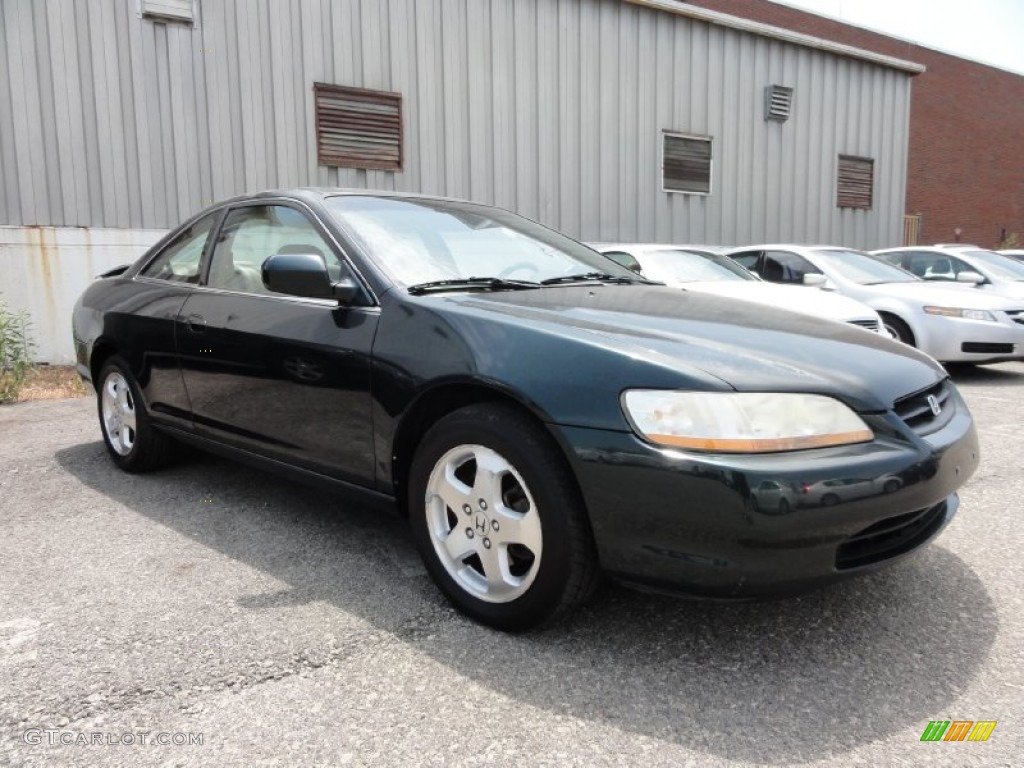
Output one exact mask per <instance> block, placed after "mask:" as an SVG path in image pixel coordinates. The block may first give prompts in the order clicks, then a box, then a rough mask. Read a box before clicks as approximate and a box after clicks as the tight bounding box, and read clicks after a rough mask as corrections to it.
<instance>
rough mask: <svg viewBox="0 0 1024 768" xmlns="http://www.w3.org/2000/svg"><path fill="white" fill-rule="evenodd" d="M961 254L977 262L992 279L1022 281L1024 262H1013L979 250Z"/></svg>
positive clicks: (997, 254) (1023, 279)
mask: <svg viewBox="0 0 1024 768" xmlns="http://www.w3.org/2000/svg"><path fill="white" fill-rule="evenodd" d="M963 253H964V254H965V255H967V256H970V257H971V258H973V259H974V260H975V261H977V262H979V263H980V264H981V266H982V267H984V268H985V270H986V271H988V272H990V273H991V274H992V275H993V276H994V277H998V278H1002V279H1003V280H1022V281H1024V262H1020V261H1015V260H1014V259H1011V258H1010V257H1009V256H1003V255H1002V254H999V253H994V252H993V251H984V250H982V249H980V248H979V249H977V250H969V251H963Z"/></svg>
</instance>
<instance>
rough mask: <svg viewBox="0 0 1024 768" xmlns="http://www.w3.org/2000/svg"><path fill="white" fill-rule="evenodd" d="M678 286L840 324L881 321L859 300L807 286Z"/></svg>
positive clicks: (716, 283) (747, 282)
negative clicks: (858, 321) (856, 321)
mask: <svg viewBox="0 0 1024 768" xmlns="http://www.w3.org/2000/svg"><path fill="white" fill-rule="evenodd" d="M678 287H680V288H684V289H685V290H689V291H700V292H701V293H711V294H714V295H715V296H725V297H729V298H733V299H742V300H744V301H752V302H755V303H757V304H766V305H768V306H770V307H778V308H781V309H789V310H790V311H793V312H802V313H803V314H805V315H813V316H814V317H823V318H826V319H828V320H836V321H838V322H846V323H848V322H852V321H854V320H877V319H878V315H877V314H876V313H875V311H874V310H873V309H871V307H869V306H867V305H866V304H862V303H861V302H859V301H857V300H856V299H851V298H850V297H848V296H842V295H838V294H835V293H825V292H823V291H815V290H813V289H811V288H809V287H808V286H803V285H776V284H774V283H764V282H760V281H755V280H728V281H714V282H706V281H702V282H696V283H686V284H683V285H680V286H678Z"/></svg>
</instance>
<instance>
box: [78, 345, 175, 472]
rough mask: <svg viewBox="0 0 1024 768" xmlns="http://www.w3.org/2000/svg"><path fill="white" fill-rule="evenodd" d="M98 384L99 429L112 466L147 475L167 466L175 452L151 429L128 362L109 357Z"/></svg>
mask: <svg viewBox="0 0 1024 768" xmlns="http://www.w3.org/2000/svg"><path fill="white" fill-rule="evenodd" d="M97 381H98V383H99V386H98V387H97V389H96V400H97V403H96V406H97V409H98V411H99V417H100V428H101V430H102V431H103V442H104V443H106V446H107V451H108V452H109V453H110V456H111V458H112V459H113V460H114V463H115V464H117V466H119V467H120V468H121V469H123V470H125V471H126V472H148V471H149V470H152V469H157V468H158V467H161V466H163V465H164V464H166V463H167V462H168V461H169V460H170V459H171V456H172V453H173V450H174V445H173V442H172V440H171V438H169V437H167V436H166V435H164V434H161V433H160V432H157V431H156V430H155V429H153V425H152V424H151V423H150V420H149V414H148V413H147V412H146V406H145V405H144V403H143V400H142V394H141V392H140V391H139V386H138V384H136V382H135V379H134V377H133V376H132V374H131V371H130V369H129V367H128V363H127V362H125V361H124V359H122V358H120V357H117V356H114V357H111V358H110V359H109V360H107V361H106V363H104V365H103V368H102V369H101V371H100V375H99V378H98V379H97Z"/></svg>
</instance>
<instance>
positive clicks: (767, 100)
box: [764, 85, 793, 123]
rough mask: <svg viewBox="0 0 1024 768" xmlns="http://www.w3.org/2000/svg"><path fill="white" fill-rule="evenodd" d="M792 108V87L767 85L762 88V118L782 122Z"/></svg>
mask: <svg viewBox="0 0 1024 768" xmlns="http://www.w3.org/2000/svg"><path fill="white" fill-rule="evenodd" d="M792 110H793V89H792V88H787V87H786V86H784V85H769V86H768V87H767V88H765V89H764V119H765V120H777V121H778V122H780V123H784V122H786V121H787V120H789V115H790V113H791V112H792Z"/></svg>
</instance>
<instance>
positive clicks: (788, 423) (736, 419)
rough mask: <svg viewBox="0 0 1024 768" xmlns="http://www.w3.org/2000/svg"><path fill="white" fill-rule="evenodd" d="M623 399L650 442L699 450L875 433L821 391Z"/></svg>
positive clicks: (776, 447)
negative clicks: (813, 393)
mask: <svg viewBox="0 0 1024 768" xmlns="http://www.w3.org/2000/svg"><path fill="white" fill-rule="evenodd" d="M622 403H623V408H624V409H625V411H626V416H627V417H628V418H629V420H630V422H631V424H632V425H633V428H634V429H635V430H636V431H637V432H638V433H639V434H641V435H642V436H644V437H646V438H647V439H648V440H650V441H651V442H654V443H659V444H661V445H667V446H673V447H677V448H691V449H695V450H699V451H726V452H731V453H763V452H768V451H796V450H801V449H804V448H821V447H824V446H828V445H846V444H848V443H863V442H865V441H867V440H871V439H872V438H873V437H874V436H875V435H874V433H873V432H872V431H871V429H870V428H869V427H868V425H867V424H865V423H864V422H863V421H862V420H861V418H860V417H859V416H858V415H857V414H856V413H854V412H853V411H851V410H850V409H849V408H847V407H846V406H845V405H843V404H842V403H841V402H839V401H838V400H835V399H834V398H831V397H825V396H824V395H804V394H790V393H770V392H766V393H757V392H673V391H668V390H648V389H631V390H628V391H626V392H625V393H624V394H623V397H622Z"/></svg>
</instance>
